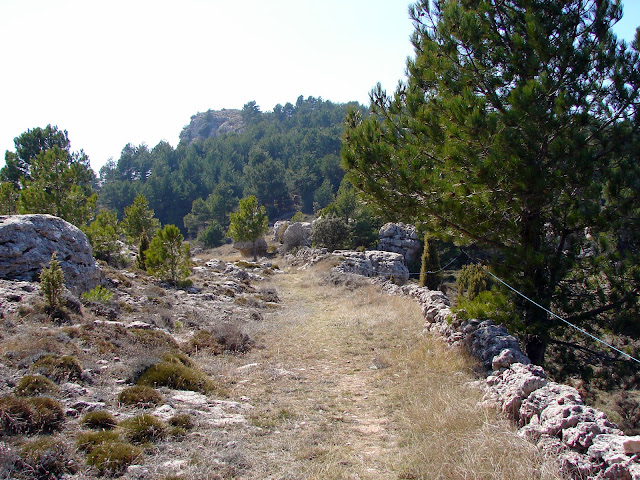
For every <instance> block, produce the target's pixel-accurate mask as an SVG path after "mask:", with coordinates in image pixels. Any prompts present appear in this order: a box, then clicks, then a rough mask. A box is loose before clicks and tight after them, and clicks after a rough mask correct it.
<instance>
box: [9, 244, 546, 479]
mask: <svg viewBox="0 0 640 480" xmlns="http://www.w3.org/2000/svg"><path fill="white" fill-rule="evenodd" d="M229 253H230V252H224V251H223V252H220V251H219V252H208V253H207V254H203V255H200V256H199V260H198V262H197V264H196V267H195V268H194V275H193V277H192V281H193V283H192V285H191V286H190V287H185V288H183V289H176V288H174V287H169V286H168V285H164V284H162V283H161V282H158V281H157V280H155V279H153V278H151V277H148V276H147V275H146V274H144V273H142V272H139V271H135V270H117V269H112V268H110V267H104V266H103V273H104V274H105V276H106V278H107V281H106V282H105V286H106V288H107V290H109V291H110V292H111V293H112V294H113V296H112V298H110V299H107V298H94V299H93V300H86V299H85V300H82V302H80V301H79V300H78V299H76V298H75V297H69V299H68V301H67V306H66V312H67V313H66V315H63V316H58V317H56V318H51V317H50V316H49V315H48V314H47V313H45V309H44V307H43V304H42V299H41V297H40V295H39V292H38V286H37V284H33V283H29V282H6V281H3V282H2V284H1V285H0V288H2V289H3V295H2V297H1V298H2V303H1V305H0V307H1V308H2V319H1V322H2V331H1V332H2V333H1V338H0V377H2V378H1V380H2V381H0V422H1V427H2V436H1V438H0V478H68V479H85V478H87V479H88V478H101V477H108V476H123V477H124V478H132V479H133V478H138V479H167V480H168V479H178V478H180V479H185V480H186V479H189V480H190V479H203V478H207V479H221V478H242V479H267V478H272V479H276V478H277V479H298V478H300V479H312V478H317V479H320V478H322V479H331V478H335V479H356V478H357V479H360V478H362V479H365V478H368V479H372V480H373V479H396V478H398V479H399V478H406V479H408V478H471V477H470V476H469V475H473V478H505V479H506V478H554V477H553V476H552V474H551V473H548V472H547V471H546V470H545V469H546V467H545V466H544V465H545V464H544V461H543V459H542V457H540V456H539V454H538V453H537V451H536V450H535V448H532V447H531V445H529V444H528V443H527V442H524V441H522V440H520V439H519V438H518V437H516V436H515V435H514V434H513V431H512V429H511V427H510V426H509V425H508V423H507V422H505V421H504V420H502V419H501V418H500V417H499V416H496V415H495V414H493V413H491V412H490V411H489V410H486V411H485V410H483V409H479V410H478V408H479V407H478V406H477V405H478V402H479V401H480V397H481V394H480V392H479V391H477V389H475V388H473V387H470V386H469V385H470V382H471V380H472V379H473V377H472V374H473V368H474V367H473V364H472V363H471V362H470V361H468V360H466V359H465V357H464V356H462V355H460V353H459V352H458V351H457V350H452V349H449V348H447V347H444V346H443V345H441V344H439V343H433V342H432V341H429V342H427V341H425V339H424V338H423V337H422V335H421V332H422V316H421V312H420V308H419V307H418V306H417V304H416V303H415V302H414V301H412V300H411V299H408V298H404V299H403V298H400V297H394V296H388V295H385V294H383V293H382V292H381V291H380V289H379V288H378V287H375V286H372V285H370V284H369V283H368V282H365V281H364V280H363V281H358V280H354V279H353V277H343V280H336V277H335V276H334V275H332V274H331V273H330V272H331V268H332V267H333V266H334V265H335V262H333V263H332V262H331V261H329V262H327V261H320V262H318V263H317V265H315V266H314V267H313V268H309V269H302V270H301V269H299V266H295V267H294V266H289V264H288V263H287V262H285V261H284V260H283V259H279V260H272V261H271V262H263V263H261V264H258V265H256V264H252V263H248V262H245V261H242V260H241V259H240V258H239V257H237V256H229ZM277 262H280V265H277V264H276V263H277ZM344 279H347V280H344ZM434 400H435V401H436V402H435V403H433V402H434ZM429 402H431V403H429ZM470 408H471V409H473V411H474V412H475V413H474V414H473V415H470V414H469V409H470ZM477 413H480V414H479V415H476V414H477ZM463 417H468V418H466V419H464V422H461V420H462V419H463ZM425 419H428V422H427V423H428V424H427V425H424V424H423V420H425ZM419 425H422V426H419ZM418 426H419V427H418ZM470 446H471V447H470ZM434 447H435V448H436V451H432V453H431V454H428V455H427V454H426V452H427V451H431V450H429V449H430V448H434ZM465 448H467V449H469V448H470V449H471V450H470V451H467V452H466V453H464V452H463V450H464V449H465ZM514 452H516V453H517V454H516V455H514ZM514 472H519V473H517V476H516V477H514V476H513V474H514Z"/></svg>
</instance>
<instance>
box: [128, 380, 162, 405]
mask: <svg viewBox="0 0 640 480" xmlns="http://www.w3.org/2000/svg"><path fill="white" fill-rule="evenodd" d="M162 400H163V399H162V395H161V394H160V393H159V392H158V391H157V390H155V389H153V388H151V387H148V386H146V385H133V386H132V387H128V388H125V389H124V390H122V391H121V392H120V394H119V395H118V402H120V403H122V404H124V405H133V406H136V407H142V408H147V407H153V406H155V405H158V404H160V403H162Z"/></svg>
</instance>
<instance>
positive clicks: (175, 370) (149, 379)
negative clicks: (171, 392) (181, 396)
mask: <svg viewBox="0 0 640 480" xmlns="http://www.w3.org/2000/svg"><path fill="white" fill-rule="evenodd" d="M183 357H184V356H180V355H178V354H172V355H169V356H166V357H165V359H164V360H163V361H161V362H158V363H156V364H154V365H152V366H150V367H149V368H147V369H146V370H145V371H144V372H143V373H142V375H140V377H139V378H138V379H137V381H136V383H137V384H138V385H147V386H149V387H155V386H165V387H169V388H175V389H177V390H192V391H195V392H201V393H209V392H211V391H212V390H213V389H214V388H215V385H214V383H213V381H212V380H211V378H209V376H207V375H206V374H205V373H204V372H202V371H200V370H197V369H196V368H194V367H191V366H189V365H186V364H185V363H184V361H183V360H184V358H183ZM187 358H188V357H187ZM189 364H191V362H190V361H189Z"/></svg>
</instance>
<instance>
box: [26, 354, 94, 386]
mask: <svg viewBox="0 0 640 480" xmlns="http://www.w3.org/2000/svg"><path fill="white" fill-rule="evenodd" d="M30 368H31V370H33V371H35V372H38V373H40V374H42V375H44V376H46V377H47V378H50V379H51V380H54V381H56V382H68V381H70V380H74V379H78V378H80V377H81V376H82V365H80V362H79V361H78V360H77V359H76V358H75V357H73V356H71V355H63V356H60V355H54V354H50V355H45V356H44V357H42V358H40V359H39V360H38V361H36V362H35V363H34V364H33V365H31V367H30Z"/></svg>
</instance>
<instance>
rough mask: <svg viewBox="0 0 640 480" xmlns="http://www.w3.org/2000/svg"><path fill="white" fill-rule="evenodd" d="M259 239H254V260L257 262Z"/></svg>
mask: <svg viewBox="0 0 640 480" xmlns="http://www.w3.org/2000/svg"><path fill="white" fill-rule="evenodd" d="M257 243H258V241H257V240H254V241H253V261H254V262H257V261H258V245H257Z"/></svg>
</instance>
